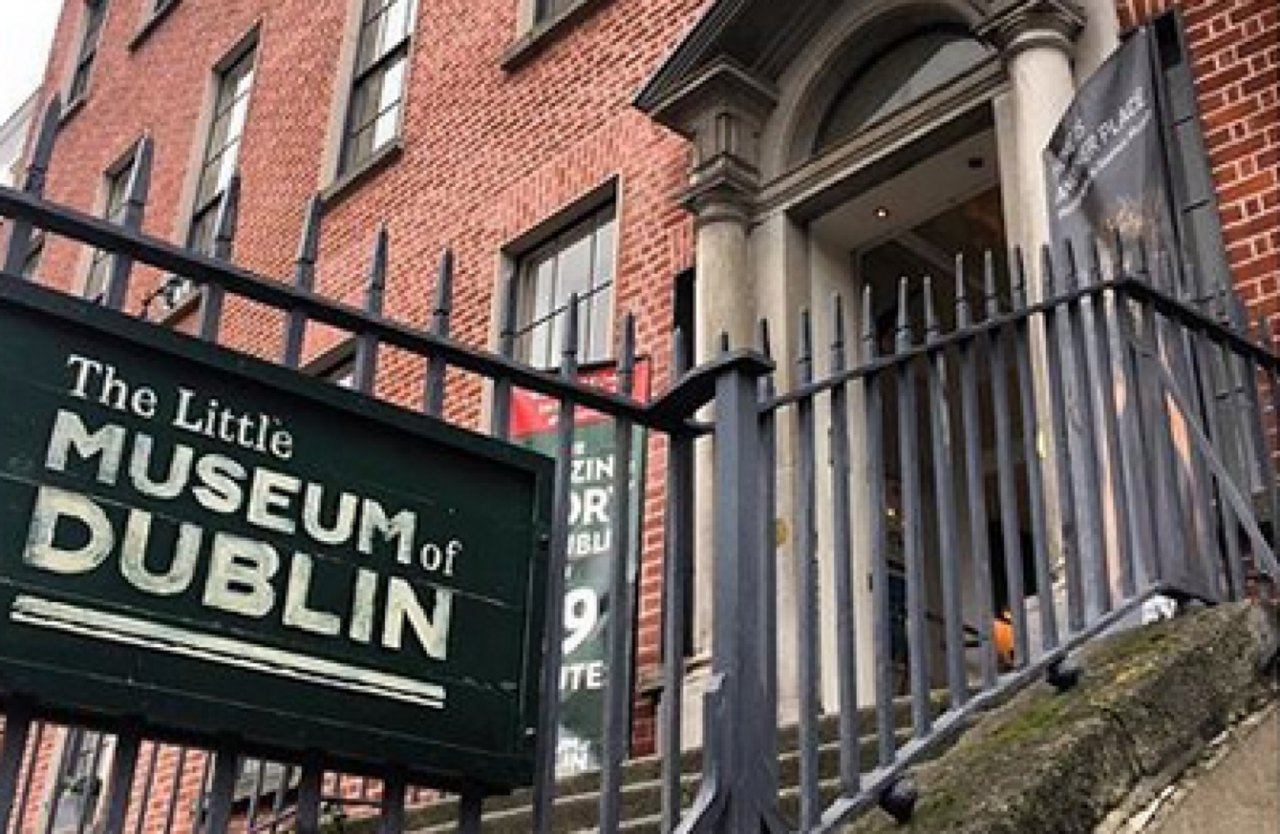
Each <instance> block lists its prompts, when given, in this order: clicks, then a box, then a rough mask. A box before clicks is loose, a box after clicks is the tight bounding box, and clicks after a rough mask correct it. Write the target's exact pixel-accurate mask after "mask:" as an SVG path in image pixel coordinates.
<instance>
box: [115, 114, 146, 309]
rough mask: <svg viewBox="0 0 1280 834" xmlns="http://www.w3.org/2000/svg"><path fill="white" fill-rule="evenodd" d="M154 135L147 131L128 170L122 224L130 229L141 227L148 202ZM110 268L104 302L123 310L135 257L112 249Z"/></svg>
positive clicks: (136, 229) (139, 228) (134, 229)
mask: <svg viewBox="0 0 1280 834" xmlns="http://www.w3.org/2000/svg"><path fill="white" fill-rule="evenodd" d="M151 144H152V143H151V134H150V133H147V134H144V135H143V137H142V139H141V140H140V141H139V142H138V147H137V149H136V150H135V151H134V154H133V164H132V166H131V167H130V170H129V182H128V184H127V185H126V186H125V199H124V205H123V206H122V211H121V217H120V225H121V226H123V227H124V228H126V229H129V230H130V231H134V232H136V231H139V230H141V229H142V215H143V212H144V211H145V210H146V205H147V189H148V186H149V184H150V182H151V153H152V151H151ZM110 257H111V262H110V264H109V265H108V267H107V292H106V298H105V299H104V301H103V303H104V304H105V305H106V306H107V307H108V308H110V309H112V310H123V309H124V305H125V300H126V299H128V297H129V275H130V273H131V272H132V271H133V259H132V258H130V257H129V256H128V255H125V254H122V253H120V252H112V253H111V255H110Z"/></svg>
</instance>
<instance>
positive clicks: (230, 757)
mask: <svg viewBox="0 0 1280 834" xmlns="http://www.w3.org/2000/svg"><path fill="white" fill-rule="evenodd" d="M239 773H240V754H239V752H238V751H237V750H236V749H235V748H234V747H220V748H218V750H217V752H215V753H214V754H213V786H212V787H211V789H210V791H209V812H208V818H207V820H206V822H205V827H204V831H206V832H208V833H209V834H223V832H225V831H226V830H227V828H228V826H229V825H230V824H231V803H232V801H233V799H234V797H235V792H236V779H237V777H238V775H239Z"/></svg>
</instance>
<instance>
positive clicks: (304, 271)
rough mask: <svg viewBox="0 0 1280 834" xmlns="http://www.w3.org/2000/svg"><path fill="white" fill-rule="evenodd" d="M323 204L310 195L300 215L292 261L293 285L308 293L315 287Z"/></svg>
mask: <svg viewBox="0 0 1280 834" xmlns="http://www.w3.org/2000/svg"><path fill="white" fill-rule="evenodd" d="M323 209H324V202H323V201H322V200H321V198H320V195H319V194H312V195H311V197H310V199H308V200H307V207H306V209H305V210H304V211H303V215H302V234H301V235H300V236H299V238H298V252H297V255H296V256H295V257H294V260H293V285H294V286H295V287H297V288H298V289H300V290H306V291H308V292H310V291H311V290H312V289H313V288H314V287H315V266H316V262H317V261H318V260H320V217H321V212H322V211H323Z"/></svg>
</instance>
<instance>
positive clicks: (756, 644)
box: [704, 338, 777, 832]
mask: <svg viewBox="0 0 1280 834" xmlns="http://www.w3.org/2000/svg"><path fill="white" fill-rule="evenodd" d="M724 341H727V338H725V339H724ZM768 370H770V368H769V367H768V366H766V365H765V364H764V363H762V362H760V363H752V364H751V365H750V366H747V367H742V366H739V367H734V368H730V369H728V370H725V371H723V372H722V373H721V374H720V376H719V377H718V379H717V380H716V400H715V421H716V422H715V433H716V434H715V449H714V451H715V480H716V483H717V485H718V487H719V488H718V489H717V490H716V506H715V516H714V519H715V548H714V551H713V558H714V560H715V564H714V568H713V569H714V576H715V582H716V585H715V593H714V594H713V595H712V605H713V609H714V610H713V612H712V619H713V623H714V629H715V634H714V638H713V648H714V654H713V661H712V673H713V675H714V680H715V682H716V685H717V692H718V695H719V700H718V704H717V707H718V710H716V711H713V710H708V713H707V715H706V716H705V717H706V718H708V719H710V720H711V721H714V722H715V725H714V726H712V725H710V724H708V725H706V728H707V734H706V737H707V738H709V739H714V742H713V743H709V744H708V753H707V755H706V756H705V758H704V766H705V773H704V775H706V774H715V776H714V777H713V778H714V780H715V784H716V785H717V787H718V788H719V789H720V791H721V793H722V794H723V796H722V799H721V801H727V805H725V806H722V807H723V808H724V811H723V816H722V817H721V818H720V819H719V820H718V822H717V824H718V826H719V828H718V830H721V831H734V832H737V831H742V832H747V831H758V830H760V828H761V827H762V825H763V824H764V822H765V820H766V819H770V818H771V817H772V816H773V814H774V813H775V809H776V803H777V784H776V782H775V781H774V773H773V771H772V770H771V769H769V768H767V767H760V766H759V763H760V762H761V761H762V760H763V758H764V755H763V750H764V747H763V746H762V742H761V738H760V737H761V735H763V733H761V732H760V729H761V722H762V721H763V720H767V716H766V712H767V710H768V706H767V705H766V703H765V700H766V698H767V692H768V685H767V684H766V682H765V680H764V676H765V672H766V669H765V668H764V667H763V666H762V664H761V658H762V656H763V650H762V648H761V645H762V643H763V642H764V637H763V632H764V630H765V628H766V627H767V625H768V624H767V622H766V621H765V619H764V616H763V613H764V612H761V611H758V610H752V608H753V607H754V602H755V600H756V598H757V597H756V594H758V593H759V588H760V582H761V579H762V577H761V576H760V563H761V560H762V555H761V553H760V551H761V547H760V533H759V527H758V526H757V525H758V523H759V522H758V519H759V517H760V511H761V500H760V498H761V496H760V490H759V489H758V485H759V477H760V469H759V466H760V437H759V433H760V415H759V400H758V398H759V394H760V387H759V386H760V379H759V377H760V376H761V375H763V374H764V373H767V372H768ZM772 731H773V730H772V727H770V728H769V732H772Z"/></svg>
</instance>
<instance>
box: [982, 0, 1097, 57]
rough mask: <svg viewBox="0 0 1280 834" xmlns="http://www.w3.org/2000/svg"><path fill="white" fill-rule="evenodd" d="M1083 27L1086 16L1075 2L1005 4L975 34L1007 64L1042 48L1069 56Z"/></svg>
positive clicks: (1008, 1) (1024, 0)
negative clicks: (998, 51) (994, 48)
mask: <svg viewBox="0 0 1280 834" xmlns="http://www.w3.org/2000/svg"><path fill="white" fill-rule="evenodd" d="M1084 24H1085V12H1084V9H1083V8H1082V7H1081V6H1080V4H1079V3H1078V2H1077V0H1005V2H1002V3H998V4H997V6H996V8H995V9H994V10H993V11H992V12H991V13H990V14H989V15H988V16H987V18H986V20H984V21H983V22H982V23H981V24H979V25H978V26H977V27H976V30H975V31H976V34H977V35H978V37H980V38H982V39H984V40H986V41H988V42H990V43H991V44H993V45H994V46H995V47H996V48H998V49H999V50H1000V52H1001V53H1002V56H1003V57H1004V58H1005V60H1008V59H1009V58H1010V57H1012V56H1013V55H1016V54H1017V53H1019V52H1022V51H1024V50H1026V49H1036V48H1043V47H1048V48H1052V49H1059V50H1061V51H1063V52H1065V53H1067V54H1068V55H1069V54H1071V51H1072V46H1073V44H1074V43H1075V39H1076V38H1077V37H1078V36H1079V34H1080V32H1081V31H1082V30H1083V29H1084Z"/></svg>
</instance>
